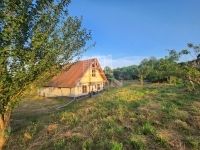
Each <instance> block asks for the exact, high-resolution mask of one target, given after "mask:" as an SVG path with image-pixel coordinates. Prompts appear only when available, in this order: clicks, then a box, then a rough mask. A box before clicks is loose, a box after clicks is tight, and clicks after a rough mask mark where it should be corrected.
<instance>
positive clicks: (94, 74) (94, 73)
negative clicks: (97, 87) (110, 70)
mask: <svg viewBox="0 0 200 150" xmlns="http://www.w3.org/2000/svg"><path fill="white" fill-rule="evenodd" d="M92 77H96V70H95V69H92Z"/></svg>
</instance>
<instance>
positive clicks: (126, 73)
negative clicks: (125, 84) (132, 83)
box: [113, 65, 137, 80]
mask: <svg viewBox="0 0 200 150" xmlns="http://www.w3.org/2000/svg"><path fill="white" fill-rule="evenodd" d="M136 68H137V66H136V65H132V66H127V67H122V68H116V69H113V75H114V77H115V78H116V79H117V80H133V79H136V78H137V74H136V71H135V70H136Z"/></svg>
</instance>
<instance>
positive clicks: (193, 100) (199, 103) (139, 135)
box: [6, 85, 200, 150]
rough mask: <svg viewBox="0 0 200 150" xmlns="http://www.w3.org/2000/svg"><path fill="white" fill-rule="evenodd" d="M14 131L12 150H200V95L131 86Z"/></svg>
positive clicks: (31, 120) (38, 118)
mask: <svg viewBox="0 0 200 150" xmlns="http://www.w3.org/2000/svg"><path fill="white" fill-rule="evenodd" d="M44 103H45V100H44ZM20 107H22V106H20ZM20 107H19V108H18V109H17V110H20ZM17 110H16V112H17ZM28 111H31V110H30V109H28V110H27V112H28ZM18 113H19V112H18ZM22 115H23V116H24V115H26V114H25V113H24V112H23V114H22ZM14 116H16V115H14ZM17 117H20V115H17V116H16V118H13V119H14V120H13V125H14V124H16V121H17V120H18V118H17ZM18 121H19V120H18ZM18 124H19V123H18ZM13 128H14V130H13V131H12V132H11V136H10V139H9V141H8V144H7V147H6V149H9V150H12V149H13V150H16V149H29V150H32V149H34V150H38V149H60V150H63V149H95V150H96V149H113V150H120V149H200V94H197V93H187V92H186V91H184V90H183V89H182V88H178V87H171V86H167V85H146V86H145V87H144V88H142V87H140V86H138V85H127V86H125V87H121V88H118V89H110V90H108V91H105V92H103V93H102V94H100V95H98V96H97V97H93V98H89V99H86V100H82V101H78V102H75V103H72V104H70V105H69V106H67V107H66V108H65V109H64V110H62V111H59V112H53V113H46V114H45V115H39V116H35V117H31V118H30V117H29V119H28V120H27V122H26V124H24V125H22V126H21V127H18V128H17V127H16V126H13Z"/></svg>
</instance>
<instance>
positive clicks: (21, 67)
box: [0, 0, 91, 149]
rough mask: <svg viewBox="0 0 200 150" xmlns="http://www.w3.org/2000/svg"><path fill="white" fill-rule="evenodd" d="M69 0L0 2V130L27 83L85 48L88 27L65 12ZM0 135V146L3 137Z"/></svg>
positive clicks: (38, 79) (45, 75) (38, 80)
mask: <svg viewBox="0 0 200 150" xmlns="http://www.w3.org/2000/svg"><path fill="white" fill-rule="evenodd" d="M69 3H70V0H26V1H25V0H12V1H7V0H2V1H1V2H0V18H1V19H0V100H1V101H0V131H1V135H2V136H5V128H6V127H7V126H8V125H9V119H10V112H11V111H12V108H13V107H14V106H15V104H16V103H17V102H18V100H20V99H21V97H22V96H23V93H24V91H25V90H26V89H28V87H29V86H30V85H31V84H34V83H37V84H38V83H42V81H43V80H46V79H47V78H48V77H50V76H51V75H52V74H54V72H56V70H59V69H60V68H61V67H60V66H61V65H63V64H66V63H69V62H70V61H71V60H73V59H74V58H75V57H76V58H78V56H79V55H80V54H81V53H82V52H83V51H84V50H85V48H84V47H85V45H86V42H87V41H88V40H90V39H91V34H90V31H88V30H86V29H85V28H83V27H82V24H81V20H82V19H81V18H78V17H72V16H69V13H68V5H69ZM2 136H1V137H0V138H1V139H0V146H1V147H0V149H1V148H2V145H3V144H2V143H4V140H3V139H2Z"/></svg>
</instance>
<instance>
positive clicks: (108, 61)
mask: <svg viewBox="0 0 200 150" xmlns="http://www.w3.org/2000/svg"><path fill="white" fill-rule="evenodd" d="M89 58H97V59H98V60H99V62H100V64H101V66H102V68H104V67H105V66H109V67H111V68H117V67H124V66H130V65H138V64H139V63H140V62H141V60H143V59H144V58H148V56H131V57H120V58H113V57H112V55H96V56H83V57H82V60H84V59H89Z"/></svg>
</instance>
